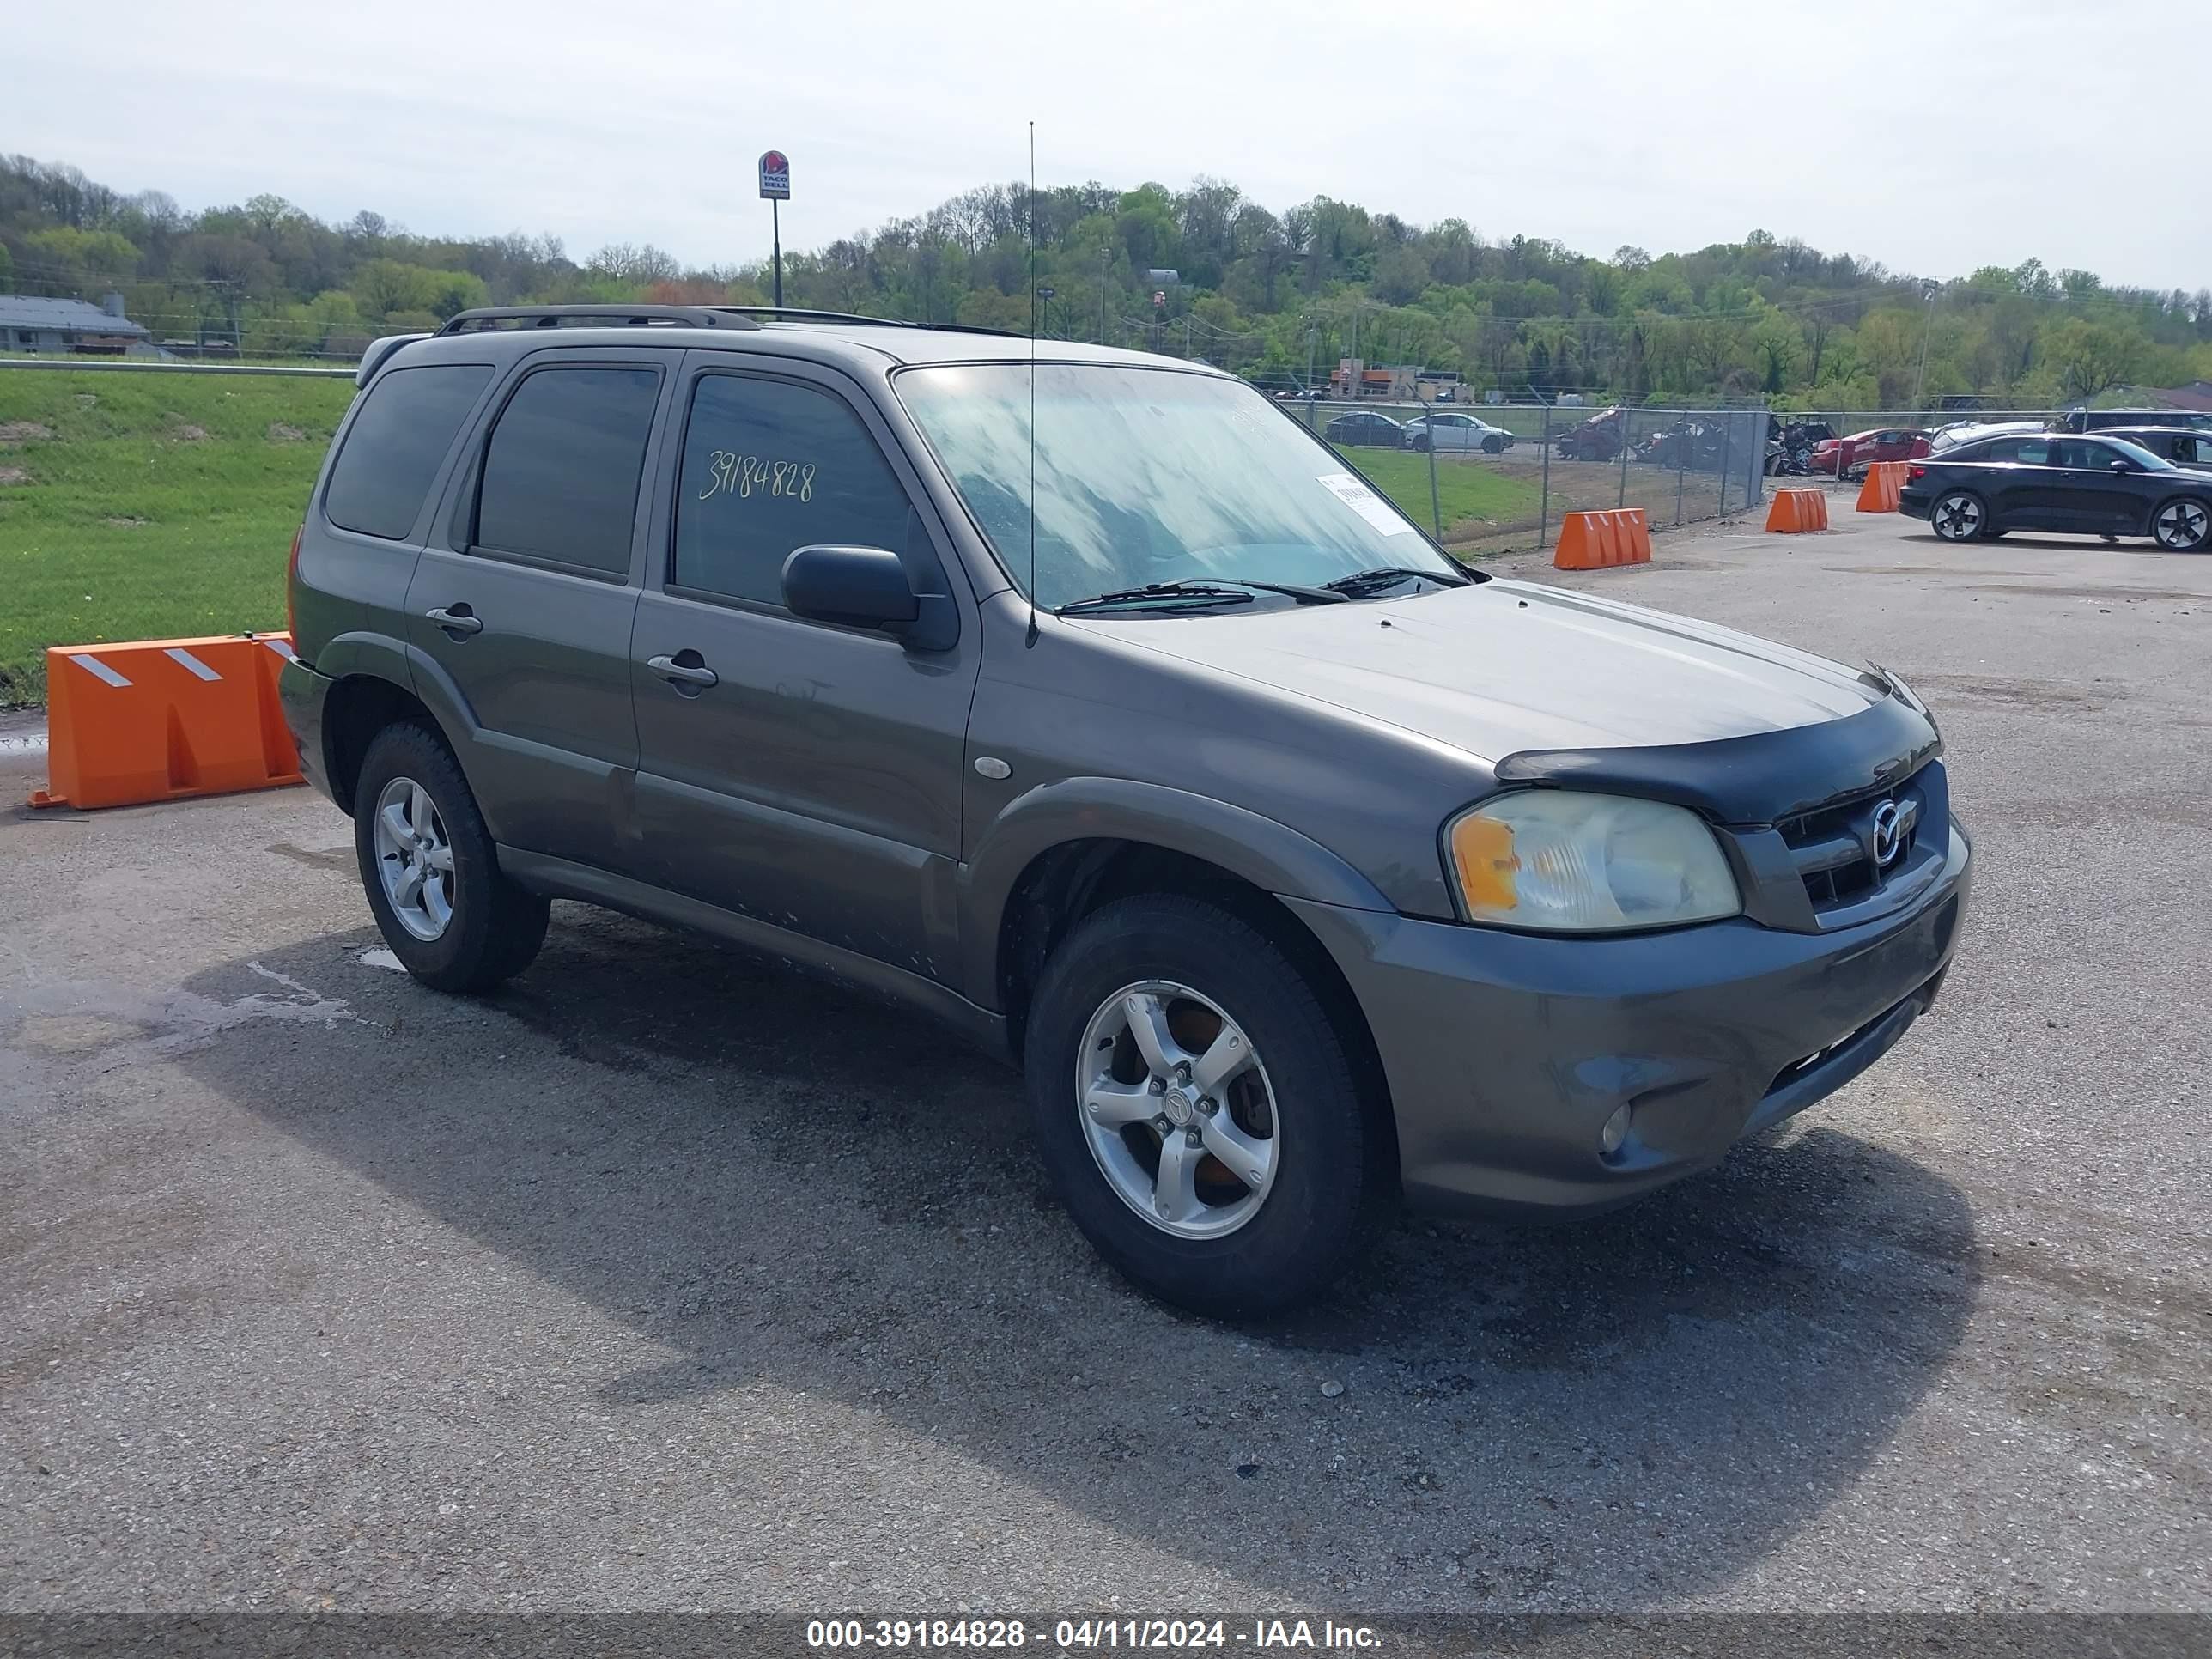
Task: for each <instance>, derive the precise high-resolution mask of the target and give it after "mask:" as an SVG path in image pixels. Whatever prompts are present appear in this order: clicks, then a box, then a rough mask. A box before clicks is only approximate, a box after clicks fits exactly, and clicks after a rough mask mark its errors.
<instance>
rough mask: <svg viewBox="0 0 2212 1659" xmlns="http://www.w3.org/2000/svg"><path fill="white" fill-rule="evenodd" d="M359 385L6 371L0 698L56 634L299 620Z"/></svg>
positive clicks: (0, 409)
mask: <svg viewBox="0 0 2212 1659" xmlns="http://www.w3.org/2000/svg"><path fill="white" fill-rule="evenodd" d="M352 396H353V385H352V383H351V382H350V381H349V380H264V379H261V378H258V377H256V376H248V375H191V374H64V373H53V374H47V373H43V372H37V371H21V370H15V371H9V372H7V373H0V592H5V593H6V594H7V595H8V603H7V604H6V605H4V606H0V704H7V703H11V702H39V701H40V700H41V699H42V698H43V696H44V695H45V690H44V688H45V677H46V676H45V665H44V662H43V660H42V659H41V657H40V653H41V652H42V651H43V650H44V649H45V647H47V646H49V645H75V644H79V643H82V642H84V641H99V640H152V639H167V638H173V637H175V636H177V635H194V634H228V633H236V632H239V631H241V630H244V629H278V628H282V627H283V625H284V556H285V552H286V550H287V549H289V547H290V546H291V544H292V532H293V530H294V528H295V526H297V525H298V524H299V522H300V513H301V508H302V507H303V506H304V505H305V503H306V501H307V492H308V489H310V488H311V487H312V486H313V483H314V478H315V471H316V469H317V468H318V467H319V466H320V465H321V464H322V459H323V452H324V450H325V448H326V447H328V445H329V443H330V439H331V433H332V432H334V431H335V430H337V422H338V419H339V417H340V416H342V415H343V414H344V413H345V409H346V404H347V403H348V401H349V399H350V398H352Z"/></svg>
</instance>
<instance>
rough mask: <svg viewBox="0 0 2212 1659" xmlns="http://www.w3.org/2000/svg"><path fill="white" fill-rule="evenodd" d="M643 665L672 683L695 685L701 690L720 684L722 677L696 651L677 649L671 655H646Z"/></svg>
mask: <svg viewBox="0 0 2212 1659" xmlns="http://www.w3.org/2000/svg"><path fill="white" fill-rule="evenodd" d="M687 658H688V659H690V660H689V661H686V660H685V659H687ZM645 665H646V666H647V668H650V669H651V670H652V671H653V672H654V673H656V674H658V675H659V676H660V678H663V679H664V680H666V681H667V682H669V684H671V685H679V686H682V685H696V686H697V687H699V688H700V690H705V689H706V688H707V687H708V686H710V685H716V684H720V682H721V678H722V677H721V676H720V674H717V673H716V672H715V671H714V670H713V669H711V668H709V667H708V666H707V665H706V663H705V662H704V661H703V660H702V659H701V657H700V655H699V653H697V652H696V651H679V652H678V653H676V654H675V655H674V656H672V657H647V659H645Z"/></svg>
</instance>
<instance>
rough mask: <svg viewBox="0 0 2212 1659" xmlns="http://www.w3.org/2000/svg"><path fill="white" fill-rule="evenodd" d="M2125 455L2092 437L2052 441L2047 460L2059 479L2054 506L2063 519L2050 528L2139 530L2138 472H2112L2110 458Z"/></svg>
mask: <svg viewBox="0 0 2212 1659" xmlns="http://www.w3.org/2000/svg"><path fill="white" fill-rule="evenodd" d="M2121 459H2124V457H2123V456H2122V455H2121V453H2120V452H2119V451H2118V450H2117V449H2114V448H2113V447H2112V446H2111V445H2109V444H2105V443H2100V442H2099V441H2097V440H2096V439H2094V438H2060V439H2057V440H2055V441H2053V442H2052V444H2051V465H2052V467H2053V469H2054V470H2055V471H2056V473H2057V478H2058V491H2057V511H2058V512H2059V513H2061V514H2062V515H2063V522H2061V523H2059V524H2057V525H2055V526H2053V528H2055V529H2060V530H2075V531H2081V532H2087V533H2090V534H2095V535H2106V536H2117V535H2120V534H2123V533H2124V532H2130V531H2135V530H2138V529H2140V528H2141V527H2142V526H2141V520H2142V512H2141V510H2140V509H2141V503H2139V502H2138V501H2137V500H2136V496H2137V495H2138V494H2139V493H2140V490H2139V487H2138V486H2137V484H2136V476H2138V475H2135V474H2131V473H2115V472H2114V471H2112V463H2113V462H2115V461H2118V460H2121Z"/></svg>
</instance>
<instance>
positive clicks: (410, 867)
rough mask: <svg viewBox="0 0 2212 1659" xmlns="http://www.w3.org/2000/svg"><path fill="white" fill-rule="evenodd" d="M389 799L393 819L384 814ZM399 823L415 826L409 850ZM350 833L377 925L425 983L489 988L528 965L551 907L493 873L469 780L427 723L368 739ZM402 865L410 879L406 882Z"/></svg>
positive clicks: (494, 863)
mask: <svg viewBox="0 0 2212 1659" xmlns="http://www.w3.org/2000/svg"><path fill="white" fill-rule="evenodd" d="M395 807H397V808H398V809H399V813H400V816H399V819H398V821H397V822H395V821H394V820H392V819H391V818H389V817H387V816H386V814H387V813H388V812H389V811H391V810H392V808H395ZM402 823H404V824H405V825H407V826H408V827H409V828H410V829H412V830H413V831H414V832H415V836H416V839H415V840H414V842H413V843H412V846H411V848H410V842H409V838H408V836H405V835H404V834H402V833H401V830H400V828H399V825H400V824H402ZM353 839H354V854H355V857H356V859H357V860H359V862H360V865H361V884H362V891H363V892H365V893H366V894H367V895H368V908H369V909H370V911H371V912H372V913H374V915H375V917H376V926H377V928H378V930H379V931H380V933H383V935H384V942H385V943H386V945H389V946H390V947H391V948H392V955H394V956H395V957H398V958H399V963H400V965H401V966H402V967H404V969H407V971H408V972H409V973H410V974H412V975H414V976H415V977H416V979H419V980H421V981H422V982H423V983H424V984H425V985H428V986H430V987H434V988H435V989H437V990H441V991H485V990H489V989H490V988H491V987H493V986H495V985H498V984H501V983H503V982H504V981H507V980H510V979H512V978H513V977H514V975H517V974H519V973H520V972H521V971H522V970H523V969H525V968H527V967H528V966H529V965H530V963H531V962H532V959H533V958H534V957H536V956H537V955H538V947H539V946H540V945H543V944H544V942H545V926H546V921H547V920H548V918H549V916H550V913H551V907H550V906H549V905H548V904H547V903H546V902H545V901H544V899H542V898H539V897H538V896H536V895H534V894H532V893H528V892H526V891H524V890H522V889H521V888H520V887H518V886H517V885H516V884H514V883H513V882H512V881H510V880H509V879H508V878H507V877H506V876H505V875H504V874H502V873H501V871H500V867H499V854H498V852H497V849H496V848H495V847H494V846H493V844H492V839H491V832H490V831H489V829H486V828H485V827H484V821H483V813H482V812H480V811H477V801H476V797H475V796H474V795H473V794H471V793H470V791H469V785H468V780H467V779H465V777H463V776H462V775H461V769H460V764H459V762H457V761H456V760H454V758H453V750H450V749H448V748H447V746H446V742H445V739H444V738H441V737H440V736H439V735H438V733H437V732H434V731H432V730H430V729H429V728H428V726H421V725H417V724H416V723H414V722H412V721H409V722H405V723H403V724H400V725H398V726H386V727H385V728H384V730H383V731H381V732H378V733H377V734H376V736H375V737H374V738H373V739H371V740H370V743H369V745H368V753H367V754H366V755H364V756H363V757H362V764H361V781H360V784H359V785H358V787H356V790H355V793H354V811H353ZM425 847H428V848H430V850H429V852H428V854H425V853H424V851H423V848H425ZM395 849H397V850H395ZM410 852H411V854H412V856H411V857H410ZM441 853H442V855H443V866H442V867H441V866H440V863H439V860H440V854H441ZM425 866H428V868H427V870H426V868H425ZM393 872H396V873H395V878H394V880H393V881H392V883H391V884H387V880H386V876H387V873H393ZM410 872H413V873H415V874H416V876H417V878H418V879H417V880H416V882H415V883H414V884H413V885H412V886H411V887H410V884H409V883H408V881H407V875H408V874H409V873H410ZM410 894H412V895H414V896H413V897H411V898H410ZM441 912H442V915H441ZM426 931H427V936H426Z"/></svg>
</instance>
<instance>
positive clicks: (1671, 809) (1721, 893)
mask: <svg viewBox="0 0 2212 1659" xmlns="http://www.w3.org/2000/svg"><path fill="white" fill-rule="evenodd" d="M1444 842H1445V845H1446V846H1447V847H1449V848H1450V851H1451V861H1452V866H1453V874H1454V875H1455V877H1456V878H1457V879H1458V883H1459V891H1460V902H1461V903H1462V905H1463V906H1464V907H1465V908H1466V912H1467V919H1468V921H1486V922H1498V923H1501V924H1503V925H1504V926H1505V927H1529V928H1534V929H1537V930H1539V931H1541V932H1545V933H1599V932H1604V931H1607V930H1617V929H1620V928H1627V927H1669V926H1672V925H1674V924H1675V923H1678V922H1686V921H1714V920H1716V919H1717V918H1718V917H1721V916H1733V915H1741V913H1742V910H1743V897H1742V895H1741V893H1739V892H1738V891H1737V890H1736V884H1735V875H1734V874H1733V873H1731V872H1730V871H1729V865H1728V860H1727V858H1726V857H1725V856H1724V855H1723V854H1722V852H1721V848H1720V843H1719V842H1717V841H1716V840H1715V839H1714V838H1713V832H1712V831H1711V829H1707V828H1706V827H1705V821H1704V820H1703V819H1702V818H1700V817H1698V815H1697V814H1696V813H1694V812H1692V811H1686V809H1684V808H1682V807H1680V806H1668V805H1662V804H1661V803H1660V802H1658V801H1650V800H1637V799H1632V798H1631V797H1629V796H1626V795H1581V794H1573V793H1568V792H1566V791H1563V790H1548V789H1531V790H1526V791H1523V792H1521V793H1516V794H1510V795H1500V796H1498V798H1497V799H1494V800H1486V801H1484V802H1483V803H1482V804H1481V805H1479V806H1471V807H1469V808H1468V810H1467V811H1464V812H1462V813H1461V814H1460V815H1459V816H1458V817H1455V818H1454V819H1453V820H1452V821H1451V823H1450V824H1449V826H1448V827H1447V828H1446V830H1445V833H1444Z"/></svg>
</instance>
